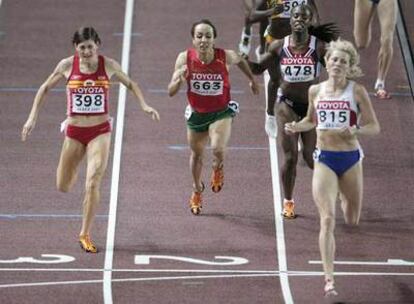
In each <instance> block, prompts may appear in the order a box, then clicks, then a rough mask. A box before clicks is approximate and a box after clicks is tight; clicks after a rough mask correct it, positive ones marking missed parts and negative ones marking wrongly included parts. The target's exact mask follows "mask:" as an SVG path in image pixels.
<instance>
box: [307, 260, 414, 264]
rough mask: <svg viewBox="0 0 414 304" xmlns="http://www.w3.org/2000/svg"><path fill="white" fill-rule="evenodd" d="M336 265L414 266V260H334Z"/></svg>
mask: <svg viewBox="0 0 414 304" xmlns="http://www.w3.org/2000/svg"><path fill="white" fill-rule="evenodd" d="M309 264H322V261H309ZM334 264H335V265H367V266H414V262H410V261H406V260H401V259H388V260H387V261H385V262H364V261H334Z"/></svg>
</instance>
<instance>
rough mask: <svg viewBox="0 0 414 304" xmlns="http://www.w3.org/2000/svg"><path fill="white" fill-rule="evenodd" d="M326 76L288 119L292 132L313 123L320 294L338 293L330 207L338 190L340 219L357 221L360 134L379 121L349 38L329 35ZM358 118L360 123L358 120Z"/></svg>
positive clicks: (377, 128) (373, 128)
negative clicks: (301, 110)
mask: <svg viewBox="0 0 414 304" xmlns="http://www.w3.org/2000/svg"><path fill="white" fill-rule="evenodd" d="M325 61H326V70H327V72H328V80H326V81H324V82H322V83H320V84H315V85H313V86H311V87H310V88H309V106H308V112H307V114H306V116H305V118H303V119H302V120H301V121H299V122H296V121H292V122H288V123H286V124H285V130H286V131H288V132H292V133H298V132H305V131H309V130H311V129H314V128H316V134H317V143H316V150H315V154H314V158H315V168H314V170H313V180H312V194H313V198H314V200H315V203H316V205H317V207H318V211H319V216H320V221H319V222H320V232H319V248H320V252H321V259H322V263H323V270H324V273H325V286H324V292H325V295H326V296H335V295H337V294H338V292H337V290H336V289H335V284H334V258H335V237H334V230H335V210H336V201H337V198H338V196H339V198H340V200H341V207H342V211H343V213H344V218H345V222H346V223H347V224H351V225H357V224H358V222H359V218H360V215H361V207H362V189H363V177H362V161H361V160H362V157H363V154H362V150H361V147H360V144H359V141H358V137H359V136H360V135H375V134H378V133H379V131H380V126H379V123H378V120H377V117H376V115H375V112H374V109H373V107H372V104H371V101H370V99H369V96H368V93H367V91H366V89H365V88H364V87H363V86H362V85H360V84H358V83H356V82H355V81H353V80H351V79H354V78H356V77H359V76H361V75H362V72H361V70H360V68H359V56H358V53H357V51H356V49H355V47H354V46H353V45H352V43H350V42H348V41H345V40H337V41H333V42H331V43H330V44H329V45H328V48H327V53H326V56H325ZM359 118H361V122H362V123H363V125H360V124H359Z"/></svg>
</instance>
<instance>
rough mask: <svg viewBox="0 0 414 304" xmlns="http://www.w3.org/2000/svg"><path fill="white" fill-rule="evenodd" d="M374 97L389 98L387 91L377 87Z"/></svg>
mask: <svg viewBox="0 0 414 304" xmlns="http://www.w3.org/2000/svg"><path fill="white" fill-rule="evenodd" d="M375 97H377V98H378V99H391V95H390V93H388V92H387V91H386V90H385V89H383V88H382V89H378V90H377V92H376V93H375Z"/></svg>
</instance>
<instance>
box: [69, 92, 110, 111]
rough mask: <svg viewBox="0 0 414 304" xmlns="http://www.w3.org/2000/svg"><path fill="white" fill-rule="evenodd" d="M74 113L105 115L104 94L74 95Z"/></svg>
mask: <svg viewBox="0 0 414 304" xmlns="http://www.w3.org/2000/svg"><path fill="white" fill-rule="evenodd" d="M72 111H73V112H75V113H103V112H105V109H104V94H73V95H72Z"/></svg>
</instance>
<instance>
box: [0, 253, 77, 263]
mask: <svg viewBox="0 0 414 304" xmlns="http://www.w3.org/2000/svg"><path fill="white" fill-rule="evenodd" d="M41 257H42V258H44V259H36V258H33V257H18V258H17V259H14V260H0V264H19V263H36V264H61V263H70V262H73V261H74V260H75V258H74V257H72V256H70V255H64V254H42V255H41Z"/></svg>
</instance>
